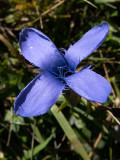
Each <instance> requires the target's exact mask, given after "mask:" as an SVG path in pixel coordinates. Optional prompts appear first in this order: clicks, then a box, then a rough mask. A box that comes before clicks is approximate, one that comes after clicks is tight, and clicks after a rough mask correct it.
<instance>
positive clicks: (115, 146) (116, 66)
mask: <svg viewBox="0 0 120 160" xmlns="http://www.w3.org/2000/svg"><path fill="white" fill-rule="evenodd" d="M104 21H106V22H108V23H109V26H110V31H109V34H108V36H107V38H106V40H105V41H104V43H103V44H102V45H101V46H100V47H99V49H97V51H95V52H94V53H93V54H92V55H90V56H89V57H88V58H86V59H85V60H83V61H82V62H81V64H80V66H79V67H82V66H84V65H86V64H92V65H93V66H94V71H96V72H97V73H100V74H101V75H102V76H105V77H106V78H107V80H108V81H109V82H110V83H111V86H112V93H111V95H110V96H109V98H108V100H107V102H106V103H105V104H103V105H102V106H101V105H100V104H97V103H91V102H87V101H86V100H85V99H83V98H81V100H80V101H79V102H78V104H76V105H75V106H74V107H72V106H71V105H69V104H67V103H66V101H65V98H64V97H63V96H62V95H60V97H59V101H57V103H56V105H55V106H53V107H54V108H53V109H52V110H51V111H49V112H48V113H46V114H44V115H42V116H38V117H36V118H32V117H31V118H22V117H18V116H15V115H14V114H13V106H14V100H15V98H16V96H17V95H18V94H19V92H20V91H21V90H22V89H23V88H24V87H25V86H26V85H27V84H28V83H29V82H30V81H31V80H32V79H33V78H34V77H35V76H36V74H37V70H36V68H33V66H31V65H30V64H29V63H28V62H27V61H26V60H24V58H23V57H22V56H21V55H20V49H19V41H18V38H19V33H20V31H21V29H23V28H24V27H27V26H30V27H34V28H37V29H39V30H41V31H42V32H44V33H45V34H46V35H47V36H48V37H50V39H51V40H52V41H53V42H54V43H55V45H56V46H57V47H58V48H60V47H63V48H66V49H67V48H68V47H69V45H70V43H72V44H74V43H75V42H76V41H77V40H79V39H80V38H81V37H82V36H83V34H84V33H85V32H86V31H88V30H89V29H91V28H92V27H94V26H95V25H98V24H101V23H102V22H104ZM75 98H76V97H75ZM75 98H74V99H75ZM61 104H62V107H61V108H63V107H65V108H64V109H62V112H61V111H60V112H59V113H60V114H58V115H57V112H56V110H57V106H60V105H61ZM103 106H106V107H111V108H114V109H110V111H107V110H104V109H103ZM116 108H120V1H119V0H91V1H88V0H71V1H68V0H29V1H28V0H0V159H2V160H26V159H31V160H32V159H34V160H60V159H61V160H73V159H75V160H82V159H85V160H87V159H89V158H90V159H93V160H120V123H119V116H120V110H119V109H116ZM112 113H113V114H112ZM65 117H66V119H65ZM116 118H117V119H116ZM72 136H73V137H74V138H75V139H74V138H73V139H72V138H71V137H72ZM83 147H84V148H85V153H83V152H82V153H81V151H83V150H82V149H83ZM88 155H89V157H88Z"/></svg>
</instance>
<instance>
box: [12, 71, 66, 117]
mask: <svg viewBox="0 0 120 160" xmlns="http://www.w3.org/2000/svg"><path fill="white" fill-rule="evenodd" d="M64 86H65V85H64V84H63V83H62V82H60V80H59V79H58V78H57V77H55V76H54V75H53V74H52V73H50V72H44V73H41V74H39V75H38V76H37V77H36V78H34V79H33V80H32V81H31V82H30V83H29V84H28V85H27V86H26V87H25V88H24V89H23V90H22V91H21V93H20V94H19V95H18V97H17V99H16V100H15V106H14V113H15V114H16V115H19V116H22V117H32V116H37V115H41V114H44V113H46V112H47V111H48V110H49V109H50V107H52V106H53V105H54V103H55V102H56V101H57V99H58V96H59V94H61V93H62V90H63V89H64Z"/></svg>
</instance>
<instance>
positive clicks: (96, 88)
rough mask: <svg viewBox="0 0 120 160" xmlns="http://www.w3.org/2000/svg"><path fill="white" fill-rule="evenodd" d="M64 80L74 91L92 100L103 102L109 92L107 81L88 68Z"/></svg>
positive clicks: (109, 87)
mask: <svg viewBox="0 0 120 160" xmlns="http://www.w3.org/2000/svg"><path fill="white" fill-rule="evenodd" d="M65 81H66V83H67V85H68V86H69V87H70V88H71V89H72V90H73V91H74V92H76V93H77V94H79V95H80V96H82V97H84V98H85V99H87V100H89V101H93V102H99V103H104V102H105V101H106V100H107V98H108V96H109V94H110V92H111V86H110V84H109V83H108V81H107V80H106V79H105V78H104V77H102V76H101V75H99V74H97V73H95V72H93V71H92V70H90V69H83V70H81V71H79V72H77V73H75V74H73V75H71V76H69V77H66V78H65Z"/></svg>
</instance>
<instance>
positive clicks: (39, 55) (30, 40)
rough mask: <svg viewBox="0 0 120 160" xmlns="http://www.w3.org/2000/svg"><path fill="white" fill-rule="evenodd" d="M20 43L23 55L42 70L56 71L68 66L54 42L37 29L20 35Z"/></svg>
mask: <svg viewBox="0 0 120 160" xmlns="http://www.w3.org/2000/svg"><path fill="white" fill-rule="evenodd" d="M19 43H20V48H21V53H22V55H23V56H24V57H25V58H26V59H27V60H28V61H29V62H31V63H32V64H34V65H35V66H37V67H39V68H40V70H43V71H46V70H50V69H53V70H54V69H56V67H59V66H63V65H65V64H66V63H65V60H64V58H63V56H62V55H61V54H60V52H59V51H58V49H57V48H56V46H55V45H54V44H53V42H52V41H51V40H50V39H49V38H48V37H47V36H46V35H45V34H43V33H42V32H41V31H39V30H37V29H34V28H25V29H23V30H22V32H21V33H20V35H19Z"/></svg>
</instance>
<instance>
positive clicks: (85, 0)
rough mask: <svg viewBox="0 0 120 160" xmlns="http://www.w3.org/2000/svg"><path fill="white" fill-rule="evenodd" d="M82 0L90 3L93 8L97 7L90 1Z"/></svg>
mask: <svg viewBox="0 0 120 160" xmlns="http://www.w3.org/2000/svg"><path fill="white" fill-rule="evenodd" d="M83 1H84V2H86V3H88V4H90V5H91V6H93V7H94V8H96V9H97V6H96V5H94V4H93V3H92V2H90V1H88V0H83Z"/></svg>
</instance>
